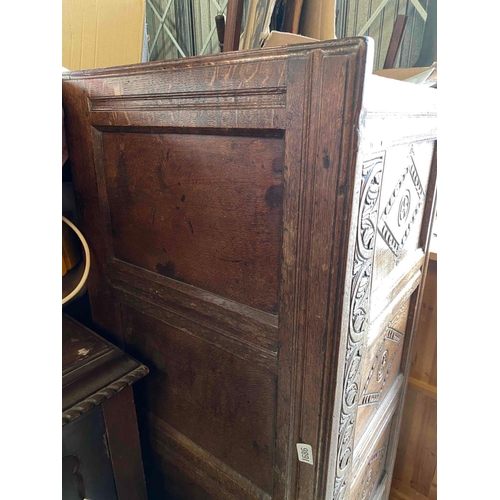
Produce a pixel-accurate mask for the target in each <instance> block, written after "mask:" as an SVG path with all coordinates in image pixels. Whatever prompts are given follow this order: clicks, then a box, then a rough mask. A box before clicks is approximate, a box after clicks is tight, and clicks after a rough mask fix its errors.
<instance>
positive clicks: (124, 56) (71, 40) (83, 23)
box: [62, 0, 146, 70]
mask: <svg viewBox="0 0 500 500" xmlns="http://www.w3.org/2000/svg"><path fill="white" fill-rule="evenodd" d="M145 7H146V0H63V1H62V21H63V26H62V57H63V60H62V66H63V67H65V68H68V69H71V70H75V69H89V68H102V67H106V66H118V65H121V64H133V63H138V62H141V55H142V45H143V36H144V11H145Z"/></svg>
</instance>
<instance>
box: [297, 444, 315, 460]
mask: <svg viewBox="0 0 500 500" xmlns="http://www.w3.org/2000/svg"><path fill="white" fill-rule="evenodd" d="M297 454H298V456H299V460H300V461H301V462H305V463H306V464H310V465H312V464H313V451H312V448H311V445H309V444H304V443H297Z"/></svg>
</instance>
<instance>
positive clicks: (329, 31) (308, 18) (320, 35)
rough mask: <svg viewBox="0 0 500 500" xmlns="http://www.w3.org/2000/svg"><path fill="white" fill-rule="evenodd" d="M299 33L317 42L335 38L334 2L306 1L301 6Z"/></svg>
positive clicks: (332, 0)
mask: <svg viewBox="0 0 500 500" xmlns="http://www.w3.org/2000/svg"><path fill="white" fill-rule="evenodd" d="M299 33H302V34H303V35H305V36H308V37H311V38H316V39H317V40H333V39H334V38H335V0H307V1H306V2H304V3H303V4H302V12H301V15H300V28H299Z"/></svg>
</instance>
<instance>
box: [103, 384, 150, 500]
mask: <svg viewBox="0 0 500 500" xmlns="http://www.w3.org/2000/svg"><path fill="white" fill-rule="evenodd" d="M102 411H103V416H104V421H105V423H106V435H107V439H108V443H109V452H110V455H111V463H112V466H113V472H114V476H115V482H116V490H117V493H118V498H119V499H120V500H139V499H142V500H145V499H146V498H147V493H146V483H145V481H144V473H143V469H142V459H141V445H140V442H139V430H138V427H137V419H136V413H135V404H134V393H133V390H132V387H131V386H128V387H126V388H125V389H123V391H122V392H121V393H120V394H117V395H116V396H115V397H113V398H111V399H109V400H108V401H105V402H104V403H103V405H102Z"/></svg>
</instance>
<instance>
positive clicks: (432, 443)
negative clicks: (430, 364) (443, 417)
mask: <svg viewBox="0 0 500 500" xmlns="http://www.w3.org/2000/svg"><path fill="white" fill-rule="evenodd" d="M436 427H437V401H436V400H435V399H433V398H429V397H427V396H426V395H424V394H421V393H420V392H419V391H415V390H414V389H413V388H412V387H411V386H410V387H409V388H408V391H407V393H406V400H405V406H404V411H403V417H402V424H401V435H400V436H401V437H400V440H399V444H398V456H397V460H396V464H395V466H394V479H396V480H397V481H400V482H401V483H403V484H404V485H407V486H409V487H410V488H411V489H413V490H415V491H416V492H418V493H421V494H422V495H425V496H426V497H428V498H429V499H431V500H436V497H435V496H434V498H433V497H432V495H431V490H432V489H433V482H434V476H435V473H436V464H437V428H436ZM434 493H435V492H434Z"/></svg>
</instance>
